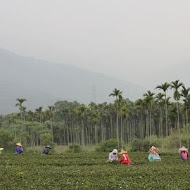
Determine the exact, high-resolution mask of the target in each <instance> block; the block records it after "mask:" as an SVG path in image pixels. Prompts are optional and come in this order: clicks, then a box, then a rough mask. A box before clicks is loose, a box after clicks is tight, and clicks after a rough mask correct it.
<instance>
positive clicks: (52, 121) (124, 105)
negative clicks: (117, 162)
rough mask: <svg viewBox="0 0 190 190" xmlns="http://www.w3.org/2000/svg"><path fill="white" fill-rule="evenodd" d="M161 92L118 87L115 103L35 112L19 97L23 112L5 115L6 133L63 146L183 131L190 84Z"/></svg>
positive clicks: (0, 125) (61, 105)
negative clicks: (127, 92) (138, 94)
mask: <svg viewBox="0 0 190 190" xmlns="http://www.w3.org/2000/svg"><path fill="white" fill-rule="evenodd" d="M155 91H156V92H157V93H153V92H151V91H147V92H146V93H145V94H144V95H143V97H142V98H141V99H138V100H136V101H134V102H132V101H130V100H129V99H125V97H123V96H122V92H121V91H120V90H118V89H116V88H115V89H113V91H112V92H110V94H108V95H109V96H110V97H114V102H112V103H107V102H104V103H98V104H97V103H94V102H91V103H90V104H89V105H84V104H80V103H78V102H75V101H74V102H68V101H58V102H56V103H55V104H54V105H53V106H48V108H47V109H43V108H42V107H38V108H36V109H35V111H31V110H27V108H26V107H25V106H24V103H25V102H26V101H27V100H26V99H24V98H18V99H17V100H16V101H17V102H16V101H15V104H16V105H15V106H16V107H18V110H19V112H18V113H11V114H8V115H2V116H0V130H1V136H4V137H5V136H7V138H8V137H10V138H13V139H14V141H15V142H16V141H21V142H22V143H23V144H25V145H27V146H38V145H42V144H46V142H50V141H51V142H52V143H55V144H57V145H68V144H69V143H78V144H80V145H93V144H97V143H100V142H102V141H105V140H108V139H111V138H115V139H119V140H121V141H122V142H125V143H129V142H131V141H132V140H134V139H136V138H138V139H144V138H147V137H150V136H152V135H155V136H157V137H159V138H163V137H167V136H169V135H171V134H172V133H177V134H179V135H180V133H181V132H182V131H184V129H185V127H186V126H188V125H187V124H188V123H189V117H190V110H189V109H190V88H187V87H185V85H184V84H183V83H182V82H180V81H179V80H176V81H173V82H171V83H167V82H165V83H164V84H161V85H158V86H157V87H156V88H155ZM168 94H170V96H169V95H168ZM186 133H187V135H188V133H189V130H186Z"/></svg>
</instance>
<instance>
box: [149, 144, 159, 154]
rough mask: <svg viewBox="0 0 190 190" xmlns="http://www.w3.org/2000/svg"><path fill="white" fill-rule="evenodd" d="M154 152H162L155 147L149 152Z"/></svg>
mask: <svg viewBox="0 0 190 190" xmlns="http://www.w3.org/2000/svg"><path fill="white" fill-rule="evenodd" d="M153 151H154V152H156V153H158V152H160V150H159V149H158V148H156V147H155V146H152V147H151V148H150V150H149V152H153Z"/></svg>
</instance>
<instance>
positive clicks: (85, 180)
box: [0, 153, 190, 190]
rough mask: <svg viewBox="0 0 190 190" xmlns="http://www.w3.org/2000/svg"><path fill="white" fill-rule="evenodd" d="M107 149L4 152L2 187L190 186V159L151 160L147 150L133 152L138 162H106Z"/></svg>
mask: <svg viewBox="0 0 190 190" xmlns="http://www.w3.org/2000/svg"><path fill="white" fill-rule="evenodd" d="M107 156H108V154H105V153H69V154H66V153H65V154H55V155H48V156H46V155H40V154H23V155H16V154H2V155H0V189H1V190H4V189H11V190H14V189H23V190H26V189H37V190H41V189H51V190H54V189H55V190H56V189H68V190H69V189H80V190H83V189H86V190H87V189H88V190H93V189H95V190H96V189H97V190H99V189H101V190H106V189H109V190H110V189H132V190H136V189H140V190H141V189H154V190H157V189H172V190H175V189H190V160H188V161H187V162H182V161H181V160H180V159H179V155H178V154H161V158H162V161H161V162H156V163H149V162H148V160H147V156H148V155H147V154H146V153H131V154H129V156H130V158H131V160H132V161H133V163H134V165H131V166H122V165H119V164H110V163H108V162H106V160H107Z"/></svg>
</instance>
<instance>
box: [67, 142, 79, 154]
mask: <svg viewBox="0 0 190 190" xmlns="http://www.w3.org/2000/svg"><path fill="white" fill-rule="evenodd" d="M69 152H73V153H79V152H81V146H80V145H79V144H76V143H73V144H70V145H69Z"/></svg>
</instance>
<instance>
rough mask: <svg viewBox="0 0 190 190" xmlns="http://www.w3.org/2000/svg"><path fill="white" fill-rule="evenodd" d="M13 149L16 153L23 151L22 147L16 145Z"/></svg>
mask: <svg viewBox="0 0 190 190" xmlns="http://www.w3.org/2000/svg"><path fill="white" fill-rule="evenodd" d="M15 151H16V153H18V154H21V153H23V148H22V147H16V148H15Z"/></svg>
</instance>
